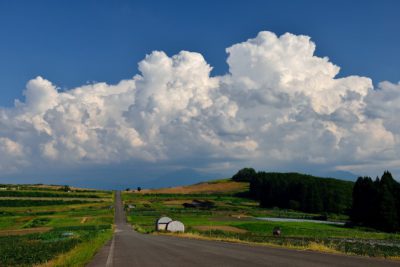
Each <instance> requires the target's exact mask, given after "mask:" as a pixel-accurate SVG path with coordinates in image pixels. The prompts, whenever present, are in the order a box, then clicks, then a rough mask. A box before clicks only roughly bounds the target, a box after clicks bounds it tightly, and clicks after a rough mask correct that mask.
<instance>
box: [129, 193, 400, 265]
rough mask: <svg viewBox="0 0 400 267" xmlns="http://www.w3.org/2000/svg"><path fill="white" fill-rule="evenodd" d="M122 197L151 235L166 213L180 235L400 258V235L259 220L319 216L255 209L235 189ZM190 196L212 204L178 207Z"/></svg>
mask: <svg viewBox="0 0 400 267" xmlns="http://www.w3.org/2000/svg"><path fill="white" fill-rule="evenodd" d="M171 191H173V190H171ZM155 192H157V191H155ZM242 195H243V194H242ZM123 200H124V203H125V205H126V207H127V206H128V205H134V206H135V208H131V209H128V220H129V221H130V222H131V223H132V224H133V225H134V226H135V228H136V230H138V231H141V232H143V233H153V232H154V230H155V229H154V228H155V221H156V219H157V218H159V217H160V216H168V217H171V218H172V219H174V220H180V221H182V222H183V223H184V224H185V227H186V233H185V234H184V235H183V236H185V235H186V236H192V237H193V236H194V237H199V238H207V239H219V240H230V241H237V242H254V243H264V244H270V245H278V246H287V247H296V248H306V249H307V248H310V249H313V248H317V250H324V251H335V252H340V253H350V254H357V255H368V256H377V257H391V258H396V257H398V256H400V234H389V233H384V232H378V231H376V230H373V229H368V228H360V227H354V228H350V227H346V226H343V225H331V224H322V223H310V222H269V221H260V220H257V219H255V217H280V218H303V219H312V218H316V217H318V216H320V215H321V214H309V213H303V212H297V211H293V210H280V209H277V208H274V209H265V208H260V207H259V204H258V202H256V201H253V200H250V199H248V198H244V197H238V196H237V192H236V194H232V193H230V192H229V193H226V194H224V193H222V192H220V193H218V194H195V193H191V194H176V193H174V194H168V193H163V194H160V193H154V194H152V193H151V191H146V192H145V193H137V192H136V193H135V192H133V193H132V192H129V193H128V192H125V193H124V194H123ZM193 200H200V201H205V200H207V201H211V202H212V203H213V204H214V206H213V207H211V208H185V207H184V206H183V205H182V204H183V203H190V202H192V201H193ZM328 219H329V220H334V221H342V222H344V221H346V220H347V219H348V218H347V216H345V215H337V214H328ZM275 227H279V228H280V229H281V231H282V234H281V236H279V237H275V236H273V234H272V232H273V229H274V228H275Z"/></svg>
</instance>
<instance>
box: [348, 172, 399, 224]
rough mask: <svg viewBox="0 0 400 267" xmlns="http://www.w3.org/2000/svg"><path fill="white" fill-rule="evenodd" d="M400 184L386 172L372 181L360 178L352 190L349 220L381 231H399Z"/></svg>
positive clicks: (367, 178) (368, 178)
mask: <svg viewBox="0 0 400 267" xmlns="http://www.w3.org/2000/svg"><path fill="white" fill-rule="evenodd" d="M399 219H400V184H399V183H398V182H396V181H395V180H394V179H393V177H392V174H391V173H390V172H388V171H386V172H385V173H384V174H383V175H382V177H381V178H380V179H379V178H378V177H377V178H376V179H375V181H373V180H372V179H371V178H370V177H360V178H358V180H357V181H356V183H355V185H354V190H353V206H352V211H351V220H352V221H353V222H355V223H357V224H360V225H365V226H370V227H374V228H376V229H380V230H383V231H388V232H394V231H400V224H399Z"/></svg>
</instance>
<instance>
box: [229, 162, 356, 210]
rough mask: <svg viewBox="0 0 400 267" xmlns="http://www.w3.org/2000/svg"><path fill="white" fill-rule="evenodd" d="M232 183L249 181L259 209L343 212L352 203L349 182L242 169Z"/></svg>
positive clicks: (251, 192) (296, 174)
mask: <svg viewBox="0 0 400 267" xmlns="http://www.w3.org/2000/svg"><path fill="white" fill-rule="evenodd" d="M232 179H233V180H234V181H247V182H250V192H249V194H250V196H251V197H252V198H254V199H256V200H258V201H259V202H260V205H261V206H262V207H266V208H272V207H279V208H284V209H293V210H299V211H304V212H310V213H324V212H326V213H346V212H349V208H350V207H351V203H352V190H353V184H354V183H353V182H350V181H343V180H339V179H333V178H321V177H316V176H311V175H306V174H300V173H278V172H255V171H254V169H252V168H244V169H242V170H240V171H239V172H238V173H237V174H235V175H234V176H233V177H232Z"/></svg>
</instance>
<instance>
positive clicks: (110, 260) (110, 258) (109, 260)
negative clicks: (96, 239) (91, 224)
mask: <svg viewBox="0 0 400 267" xmlns="http://www.w3.org/2000/svg"><path fill="white" fill-rule="evenodd" d="M114 246H115V237H113V239H112V241H111V247H110V252H109V253H108V257H107V263H106V267H112V266H113V258H114Z"/></svg>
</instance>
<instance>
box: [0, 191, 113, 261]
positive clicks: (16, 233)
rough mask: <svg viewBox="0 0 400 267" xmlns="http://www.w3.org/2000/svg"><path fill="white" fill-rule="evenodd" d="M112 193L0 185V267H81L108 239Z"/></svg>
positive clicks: (110, 233) (111, 211)
mask: <svg viewBox="0 0 400 267" xmlns="http://www.w3.org/2000/svg"><path fill="white" fill-rule="evenodd" d="M112 204H113V193H112V192H111V191H95V190H83V189H78V188H69V187H62V186H43V185H0V266H84V265H85V264H86V263H87V262H88V261H90V259H91V258H92V256H93V255H94V254H95V253H96V251H97V250H98V249H99V248H100V247H101V246H102V245H103V244H104V243H105V242H106V241H107V240H109V239H110V238H111V236H112V225H113V216H114V211H113V206H112Z"/></svg>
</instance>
